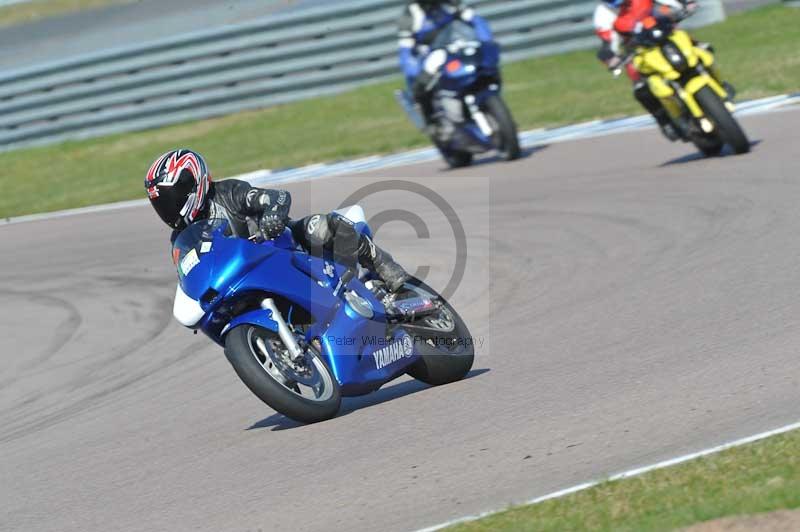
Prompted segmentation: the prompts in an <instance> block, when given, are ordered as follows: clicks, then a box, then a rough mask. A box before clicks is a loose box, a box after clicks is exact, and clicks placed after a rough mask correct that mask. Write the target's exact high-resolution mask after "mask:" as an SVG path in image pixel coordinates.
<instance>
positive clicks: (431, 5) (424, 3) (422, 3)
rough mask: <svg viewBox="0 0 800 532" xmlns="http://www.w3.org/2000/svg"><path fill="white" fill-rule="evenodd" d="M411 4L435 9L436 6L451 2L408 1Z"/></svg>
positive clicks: (438, 0) (434, 0) (430, 0)
mask: <svg viewBox="0 0 800 532" xmlns="http://www.w3.org/2000/svg"><path fill="white" fill-rule="evenodd" d="M410 3H412V4H417V5H419V7H421V8H422V9H425V10H428V9H435V8H437V7H440V6H443V5H445V4H451V3H452V2H450V1H449V0H416V1H415V2H410Z"/></svg>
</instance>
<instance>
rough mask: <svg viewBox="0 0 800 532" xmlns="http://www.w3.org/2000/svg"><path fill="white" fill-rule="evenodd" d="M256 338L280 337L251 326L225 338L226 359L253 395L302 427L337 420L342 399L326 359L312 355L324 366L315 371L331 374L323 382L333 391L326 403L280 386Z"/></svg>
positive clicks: (325, 376) (328, 392) (325, 400)
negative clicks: (268, 369) (257, 347)
mask: <svg viewBox="0 0 800 532" xmlns="http://www.w3.org/2000/svg"><path fill="white" fill-rule="evenodd" d="M254 334H256V335H260V336H261V338H262V339H265V338H266V339H269V338H276V337H277V335H276V334H275V333H273V332H272V331H270V330H267V329H264V328H262V327H257V326H255V325H250V324H245V325H240V326H238V327H236V328H234V329H232V330H231V331H230V332H229V333H228V334H227V336H226V337H225V356H226V357H227V358H228V361H229V362H230V363H231V366H233V369H234V370H235V371H236V374H237V375H239V378H240V379H242V382H243V383H244V384H245V385H246V386H247V387H248V388H249V389H250V391H251V392H253V394H255V395H256V397H258V398H259V399H261V400H262V401H264V402H265V403H266V404H268V405H269V406H270V407H272V408H273V409H275V410H276V411H277V412H280V413H281V414H283V415H285V416H287V417H290V418H292V419H294V420H295V421H300V422H301V423H316V422H318V421H324V420H326V419H330V418H332V417H335V416H336V414H337V412H338V411H339V405H340V404H341V401H342V397H341V393H340V391H339V384H338V383H337V382H336V378H335V377H334V376H333V374H332V373H331V371H330V369H328V367H327V365H326V364H325V362H324V361H323V360H322V358H321V357H319V355H317V354H313V355H310V356H312V358H316V359H317V360H318V361H319V363H321V366H320V365H319V364H315V369H316V370H317V371H319V372H327V375H324V376H323V378H324V379H325V381H326V385H329V386H330V389H329V390H327V391H326V393H325V396H324V398H323V399H322V400H317V399H314V400H312V399H307V398H305V397H301V396H300V395H299V394H298V393H295V392H293V391H291V390H289V389H288V388H287V387H286V386H284V385H282V384H280V383H279V382H278V381H277V380H276V379H275V377H273V376H272V375H270V373H268V372H267V370H266V369H265V366H264V362H260V360H259V358H258V356H259V353H257V352H256V347H255V346H254V345H253V335H254ZM261 356H263V354H262V355H261ZM295 386H297V385H295Z"/></svg>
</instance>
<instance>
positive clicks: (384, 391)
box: [246, 368, 491, 430]
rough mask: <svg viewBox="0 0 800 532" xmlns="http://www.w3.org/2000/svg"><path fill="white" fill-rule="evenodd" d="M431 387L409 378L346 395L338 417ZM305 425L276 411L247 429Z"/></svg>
mask: <svg viewBox="0 0 800 532" xmlns="http://www.w3.org/2000/svg"><path fill="white" fill-rule="evenodd" d="M489 371H491V370H490V369H489V368H483V369H473V370H472V371H470V372H469V373H467V376H466V377H464V378H463V379H462V380H467V379H472V378H474V377H478V376H480V375H483V374H484V373H488V372H489ZM429 388H434V386H429V385H427V384H424V383H422V382H420V381H417V380H409V381H403V382H400V383H397V384H393V385H391V386H386V387H383V388H381V389H380V390H378V391H376V392H372V393H370V394H367V395H362V396H360V397H345V398H343V399H342V406H341V409H340V410H339V414H338V415H337V416H336V418H339V417H342V416H346V415H348V414H351V413H353V412H355V411H356V410H362V409H364V408H369V407H371V406H376V405H379V404H381V403H385V402H387V401H392V400H394V399H398V398H400V397H405V396H406V395H412V394H415V393H418V392H422V391H424V390H427V389H429ZM336 418H333V419H336ZM305 425H306V424H305V423H300V422H297V421H295V420H293V419H289V418H288V417H286V416H284V415H283V414H278V413H275V414H272V415H271V416H269V417H266V418H264V419H262V420H261V421H258V422H256V423H253V425H251V426H250V427H248V428H247V429H246V430H255V429H267V428H272V430H287V429H295V428H297V427H303V426H305Z"/></svg>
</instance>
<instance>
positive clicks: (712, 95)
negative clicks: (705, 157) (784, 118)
mask: <svg viewBox="0 0 800 532" xmlns="http://www.w3.org/2000/svg"><path fill="white" fill-rule="evenodd" d="M694 98H695V100H697V103H698V104H699V105H700V107H702V108H703V111H705V113H706V116H707V117H708V118H709V120H711V121H712V122H713V123H714V125H715V126H716V128H717V131H718V132H719V136H720V137H721V138H722V139H723V140H724V141H725V142H727V143H728V144H730V146H731V148H733V151H734V152H736V153H747V152H749V151H750V141H749V140H747V135H745V133H744V131H743V130H742V126H740V125H739V122H737V121H736V119H735V118H734V117H733V115H732V114H731V112H730V111H728V108H727V107H725V102H723V101H722V98H720V97H719V95H717V93H716V92H714V90H713V89H712V88H711V87H708V86H706V87H703V88H702V89H700V90H699V91H697V94H695V96H694Z"/></svg>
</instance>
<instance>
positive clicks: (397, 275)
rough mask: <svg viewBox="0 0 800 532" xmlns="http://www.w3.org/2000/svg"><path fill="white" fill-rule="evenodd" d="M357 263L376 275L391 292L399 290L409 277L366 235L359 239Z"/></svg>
mask: <svg viewBox="0 0 800 532" xmlns="http://www.w3.org/2000/svg"><path fill="white" fill-rule="evenodd" d="M358 262H359V263H360V264H361V265H362V266H363V267H365V268H367V269H370V270H372V271H374V272H375V273H377V274H378V277H380V278H381V280H382V281H383V282H384V283H386V287H387V288H388V289H389V290H390V291H391V292H397V291H398V290H400V289H401V288H402V287H403V284H405V282H406V281H408V280H409V279H410V277H411V276H410V275H408V273H407V272H406V271H405V269H403V267H402V266H400V265H399V264H397V263H396V262H395V261H394V259H393V258H392V256H391V255H390V254H389V253H387V252H386V251H384V250H382V249H381V248H379V247H378V246H376V245H375V243H374V242H373V241H372V239H371V238H370V237H368V236H367V235H361V238H360V239H359V243H358Z"/></svg>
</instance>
